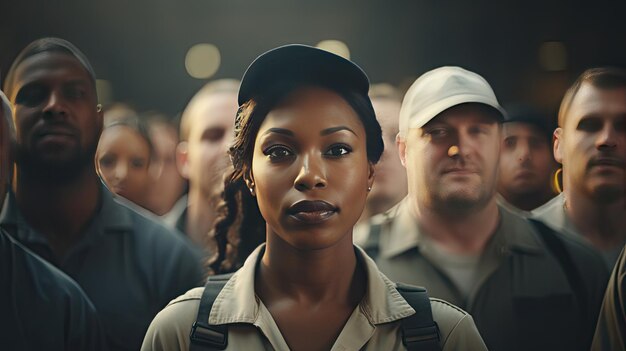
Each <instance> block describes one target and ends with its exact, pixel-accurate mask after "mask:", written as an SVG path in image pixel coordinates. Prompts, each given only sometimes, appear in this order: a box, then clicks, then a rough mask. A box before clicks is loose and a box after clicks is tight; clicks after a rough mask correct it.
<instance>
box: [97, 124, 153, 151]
mask: <svg viewBox="0 0 626 351" xmlns="http://www.w3.org/2000/svg"><path fill="white" fill-rule="evenodd" d="M100 144H101V145H102V146H107V145H114V146H118V145H119V146H129V147H135V146H134V145H138V144H145V145H146V147H147V146H148V142H147V141H146V140H145V139H144V137H143V136H142V135H141V134H140V133H139V132H137V131H136V130H134V129H133V128H131V127H128V126H123V125H116V126H111V127H108V128H105V129H104V131H103V132H102V135H101V136H100Z"/></svg>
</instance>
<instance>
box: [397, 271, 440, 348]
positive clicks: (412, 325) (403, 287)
mask: <svg viewBox="0 0 626 351" xmlns="http://www.w3.org/2000/svg"><path fill="white" fill-rule="evenodd" d="M396 289H397V290H398V292H399V293H400V295H402V297H403V298H404V299H405V300H406V301H407V302H408V303H409V305H411V307H413V309H414V310H415V314H414V315H411V316H408V317H406V318H403V319H402V320H401V322H400V328H401V329H402V343H403V344H404V346H405V347H406V349H407V350H409V351H418V350H419V351H439V350H441V345H440V344H439V341H440V336H439V326H437V323H436V322H435V321H434V320H433V311H432V309H431V307H430V299H429V298H428V293H427V292H426V289H424V288H422V287H418V286H412V285H407V284H402V283H397V284H396Z"/></svg>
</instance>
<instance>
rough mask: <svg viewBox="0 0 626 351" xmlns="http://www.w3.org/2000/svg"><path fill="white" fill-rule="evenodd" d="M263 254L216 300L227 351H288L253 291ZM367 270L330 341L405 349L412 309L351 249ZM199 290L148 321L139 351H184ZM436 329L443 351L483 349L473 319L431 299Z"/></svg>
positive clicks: (213, 317) (214, 317) (215, 317)
mask: <svg viewBox="0 0 626 351" xmlns="http://www.w3.org/2000/svg"><path fill="white" fill-rule="evenodd" d="M263 250H264V245H261V246H260V247H258V248H257V249H256V250H255V251H254V252H253V253H252V254H251V255H250V257H249V258H248V259H247V260H246V262H245V264H244V265H243V267H242V268H241V269H240V270H239V271H238V272H236V273H235V274H234V275H233V276H232V278H231V279H230V280H229V281H228V282H227V283H226V285H225V286H224V288H223V290H222V291H221V292H220V294H219V295H218V296H217V298H216V300H215V303H214V305H213V308H212V309H211V313H210V315H209V323H210V324H214V325H220V324H228V325H229V327H228V347H227V348H226V350H289V347H288V345H287V343H286V342H285V339H284V338H283V336H282V334H281V333H280V330H279V329H278V327H277V325H276V323H275V321H274V319H273V318H272V315H271V314H270V312H269V311H268V310H267V308H266V307H265V305H264V304H263V302H262V301H261V300H260V299H259V298H258V297H257V296H256V294H255V292H254V277H255V269H256V266H257V264H258V262H259V258H260V257H261V254H262V252H263ZM356 252H357V255H358V257H360V259H361V260H363V262H364V264H365V269H366V271H367V279H368V285H367V293H366V294H365V297H364V298H363V301H361V303H360V304H359V306H357V307H356V308H355V310H354V312H353V313H352V315H351V316H350V318H349V320H348V321H347V323H346V325H345V326H344V328H343V330H342V331H341V333H340V335H339V337H338V338H337V340H336V341H335V344H334V345H333V347H332V349H331V350H333V351H339V350H372V351H373V350H377V351H379V350H385V351H393V350H405V348H404V346H403V344H402V338H401V335H400V320H401V319H402V318H404V317H407V316H410V315H412V314H414V313H415V310H413V308H411V306H409V304H408V303H407V302H406V301H405V300H404V298H402V296H401V295H400V294H399V293H398V291H397V290H396V289H395V284H394V283H392V282H391V281H390V280H389V279H387V278H386V277H385V276H384V275H383V274H382V273H380V272H379V271H378V269H377V268H376V265H375V264H374V262H373V261H372V260H371V259H370V258H369V257H367V256H366V255H365V254H364V253H363V251H362V250H360V249H356ZM203 290H204V288H196V289H193V290H190V291H188V292H187V293H186V294H185V295H183V296H181V297H179V298H177V299H175V300H174V301H172V302H170V304H169V305H168V306H167V307H166V308H165V309H164V310H163V311H161V312H160V313H159V314H158V315H157V316H156V318H155V319H154V320H153V321H152V324H151V325H150V328H149V329H148V333H147V334H146V337H145V339H144V342H143V346H142V350H168V351H169V350H188V349H189V333H190V331H191V326H192V324H193V322H194V321H195V319H196V316H197V313H198V307H199V304H200V298H201V297H202V292H203ZM431 306H432V310H433V318H434V320H435V321H436V322H437V324H438V325H439V330H440V335H441V347H442V350H486V348H485V345H484V343H483V341H482V339H481V337H480V335H479V334H478V331H477V330H476V327H475V325H474V322H473V320H472V317H471V316H470V315H468V314H467V313H465V312H464V311H462V310H461V309H459V308H457V307H456V306H453V305H451V304H449V303H447V302H445V301H442V300H438V299H431Z"/></svg>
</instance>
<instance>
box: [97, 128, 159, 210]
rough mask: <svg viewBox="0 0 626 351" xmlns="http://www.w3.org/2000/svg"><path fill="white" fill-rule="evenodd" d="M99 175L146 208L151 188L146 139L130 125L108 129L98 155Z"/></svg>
mask: <svg viewBox="0 0 626 351" xmlns="http://www.w3.org/2000/svg"><path fill="white" fill-rule="evenodd" d="M96 162H97V166H98V173H100V176H101V177H102V179H103V180H104V182H105V183H106V184H107V186H108V187H109V189H111V191H113V192H114V193H116V194H117V195H120V196H123V197H125V198H127V199H128V200H130V201H132V202H134V203H136V204H138V205H140V206H145V205H146V196H147V193H148V189H149V188H150V184H151V183H150V180H151V178H150V173H149V171H148V167H149V166H150V148H149V146H148V143H147V142H146V140H145V139H144V138H143V137H142V136H141V135H140V134H139V133H137V132H136V131H135V130H133V129H132V128H129V127H127V126H121V125H117V126H112V127H109V128H107V129H105V130H104V132H103V133H102V137H101V138H100V143H99V145H98V152H97V154H96Z"/></svg>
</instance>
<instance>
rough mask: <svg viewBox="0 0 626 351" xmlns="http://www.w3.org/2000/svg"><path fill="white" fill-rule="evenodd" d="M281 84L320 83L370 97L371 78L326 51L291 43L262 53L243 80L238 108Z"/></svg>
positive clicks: (355, 66) (346, 61)
mask: <svg viewBox="0 0 626 351" xmlns="http://www.w3.org/2000/svg"><path fill="white" fill-rule="evenodd" d="M279 82H305V83H312V84H315V83H319V84H326V85H331V86H335V87H340V88H343V89H347V90H352V91H355V92H357V93H360V94H363V95H364V96H367V92H368V90H369V85H370V84H369V79H368V78H367V75H366V74H365V72H364V71H363V70H362V69H361V68H360V67H359V66H357V65H356V64H355V63H354V62H352V61H350V60H347V59H345V58H343V57H341V56H338V55H335V54H333V53H331V52H328V51H326V50H322V49H318V48H315V47H312V46H308V45H301V44H290V45H285V46H280V47H278V48H275V49H272V50H270V51H267V52H265V53H263V54H261V55H260V56H259V57H257V58H256V59H255V60H254V61H253V62H252V63H251V64H250V66H249V67H248V69H247V70H246V72H245V73H244V75H243V78H242V79H241V86H240V88H239V98H238V102H239V105H243V104H244V103H245V102H246V101H248V100H250V99H252V98H255V97H257V96H262V95H263V93H264V91H266V90H268V89H271V87H272V86H273V85H275V84H277V83H279Z"/></svg>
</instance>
